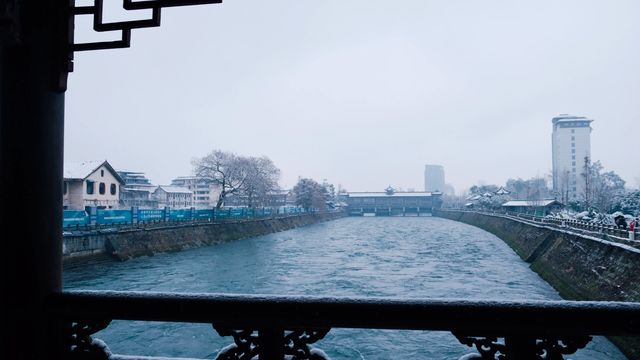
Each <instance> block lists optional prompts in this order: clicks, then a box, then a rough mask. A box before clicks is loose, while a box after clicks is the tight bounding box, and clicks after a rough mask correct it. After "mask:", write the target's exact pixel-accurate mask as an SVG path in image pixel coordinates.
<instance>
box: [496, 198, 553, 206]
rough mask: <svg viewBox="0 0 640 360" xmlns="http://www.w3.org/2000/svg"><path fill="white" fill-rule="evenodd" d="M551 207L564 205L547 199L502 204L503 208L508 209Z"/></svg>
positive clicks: (512, 201)
mask: <svg viewBox="0 0 640 360" xmlns="http://www.w3.org/2000/svg"><path fill="white" fill-rule="evenodd" d="M549 205H562V203H561V202H559V201H558V200H554V199H545V200H510V201H507V202H506V203H504V204H502V206H506V207H516V206H530V207H535V206H549Z"/></svg>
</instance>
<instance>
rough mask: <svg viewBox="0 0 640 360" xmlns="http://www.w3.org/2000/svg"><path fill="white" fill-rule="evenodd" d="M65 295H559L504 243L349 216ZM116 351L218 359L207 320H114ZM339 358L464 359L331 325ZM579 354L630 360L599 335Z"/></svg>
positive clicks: (424, 339) (435, 338)
mask: <svg viewBox="0 0 640 360" xmlns="http://www.w3.org/2000/svg"><path fill="white" fill-rule="evenodd" d="M64 280H65V289H101V290H135V291H175V292H218V293H220V292H223V293H244V294H283V295H317V296H384V297H396V298H461V299H470V300H482V299H495V300H558V299H560V297H559V295H558V294H557V292H556V291H555V290H553V288H551V286H549V285H548V284H547V283H546V282H544V281H543V280H542V279H540V278H539V277H538V275H537V274H535V273H534V272H532V271H531V270H530V269H529V267H528V265H527V264H526V263H525V262H523V261H522V260H521V259H520V258H519V257H518V256H517V255H516V254H515V253H514V252H513V251H512V250H511V249H510V248H509V247H508V246H507V245H506V244H504V243H503V242H502V241H501V240H500V239H498V238H497V237H495V236H493V235H491V234H489V233H487V232H485V231H483V230H480V229H478V228H475V227H472V226H469V225H466V224H462V223H458V222H453V221H449V220H445V219H440V218H431V217H420V218H417V217H405V218H387V217H379V218H361V217H354V218H345V219H340V220H336V221H331V222H327V223H322V224H317V225H313V226H308V227H304V228H299V229H294V230H289V231H285V232H281V233H276V234H271V235H266V236H261V237H257V238H252V239H245V240H239V241H235V242H230V243H226V244H221V245H216V246H210V247H204V248H199V249H192V250H187V251H183V252H179V253H171V254H161V255H156V256H153V257H144V258H137V259H133V260H129V261H126V262H121V263H120V262H106V263H105V262H101V263H95V264H87V265H82V266H75V267H73V268H68V269H65V273H64ZM97 337H98V338H101V339H103V340H105V341H106V343H107V344H108V345H109V347H110V348H111V350H112V352H114V353H118V354H135V355H153V356H176V357H199V358H204V357H207V358H212V357H215V354H217V352H218V350H220V349H221V348H222V347H224V346H226V345H228V344H230V343H232V339H231V338H221V337H219V336H218V335H217V334H216V333H215V332H214V331H213V329H212V328H211V326H210V325H194V324H174V323H152V322H125V321H116V322H114V323H112V324H111V325H110V326H109V327H108V328H107V329H106V330H104V331H102V332H100V333H99V334H98V335H97ZM316 346H317V347H319V348H321V349H323V350H324V351H325V352H326V353H327V354H328V355H329V356H330V357H331V358H332V359H458V358H459V357H460V356H462V355H464V354H467V353H469V352H470V348H468V347H466V346H464V345H460V344H459V343H458V341H457V340H456V339H455V338H454V337H453V336H452V335H450V334H449V333H446V332H416V331H390V330H352V329H334V330H332V331H331V332H330V333H329V334H328V335H327V337H326V338H325V339H324V340H322V341H320V342H318V343H317V344H316ZM571 358H572V359H625V357H624V356H623V355H622V354H621V353H620V352H619V351H618V350H617V349H616V348H615V347H614V346H613V345H611V344H610V343H609V342H607V341H606V340H605V339H604V338H596V339H595V340H594V341H593V342H592V343H591V344H590V345H589V346H588V347H587V348H586V349H584V350H581V351H580V352H579V353H577V354H576V355H574V356H571Z"/></svg>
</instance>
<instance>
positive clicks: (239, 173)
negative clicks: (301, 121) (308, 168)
mask: <svg viewBox="0 0 640 360" xmlns="http://www.w3.org/2000/svg"><path fill="white" fill-rule="evenodd" d="M192 165H193V172H194V174H195V175H196V176H197V177H199V178H201V179H202V180H203V181H204V182H205V183H208V184H212V185H214V186H216V187H217V188H218V191H219V195H218V200H217V202H216V208H220V207H222V206H223V205H224V202H225V199H227V198H228V197H229V196H232V195H233V196H241V197H243V198H244V200H245V201H246V204H247V206H248V207H251V208H252V207H259V206H266V205H268V204H269V203H270V201H271V199H270V197H271V196H273V194H274V193H276V192H277V191H278V190H280V186H279V184H278V182H279V180H280V169H278V167H276V166H275V164H274V163H273V161H271V159H269V158H268V157H266V156H262V157H253V156H241V155H237V154H234V153H231V152H226V151H221V150H214V151H212V152H211V153H209V154H208V155H206V156H204V157H202V158H197V159H195V160H193V162H192ZM292 192H293V196H294V197H295V202H296V205H298V206H301V207H303V208H305V209H311V208H315V209H325V208H326V206H332V204H333V203H335V201H336V194H335V189H334V186H333V185H332V184H329V183H327V182H326V181H323V183H322V184H320V183H318V182H317V181H315V180H313V179H309V178H300V179H298V183H297V184H296V185H295V186H294V187H293V189H292Z"/></svg>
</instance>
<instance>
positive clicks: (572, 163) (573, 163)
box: [571, 161, 576, 169]
mask: <svg viewBox="0 0 640 360" xmlns="http://www.w3.org/2000/svg"><path fill="white" fill-rule="evenodd" d="M571 165H572V166H576V162H575V161H573V162H571ZM574 169H575V168H574Z"/></svg>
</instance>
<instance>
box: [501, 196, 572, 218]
mask: <svg viewBox="0 0 640 360" xmlns="http://www.w3.org/2000/svg"><path fill="white" fill-rule="evenodd" d="M562 207H563V205H562V203H560V202H559V201H558V200H554V199H545V200H510V201H507V202H506V203H504V204H502V208H503V209H505V210H507V211H513V212H520V213H526V212H535V213H536V214H538V215H547V214H549V213H551V212H554V211H558V210H560V209H562Z"/></svg>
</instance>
